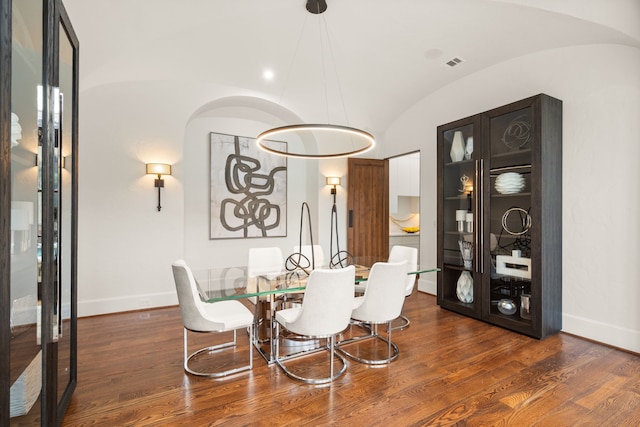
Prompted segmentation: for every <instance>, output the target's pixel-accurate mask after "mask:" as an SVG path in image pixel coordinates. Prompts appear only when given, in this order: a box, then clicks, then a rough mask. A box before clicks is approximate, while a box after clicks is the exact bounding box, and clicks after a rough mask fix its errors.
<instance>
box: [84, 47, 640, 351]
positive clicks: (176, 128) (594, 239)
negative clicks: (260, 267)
mask: <svg viewBox="0 0 640 427" xmlns="http://www.w3.org/2000/svg"><path fill="white" fill-rule="evenodd" d="M639 76H640V53H639V51H638V49H635V48H630V47H625V46H618V45H590V46H580V47H571V48H563V49H557V50H552V51H546V52H541V53H538V54H534V55H529V56H524V57H520V58H516V59H514V60H511V61H508V62H505V63H502V64H498V65H497V66H494V67H492V68H489V69H486V70H484V71H482V72H479V73H476V74H474V75H472V76H469V77H467V78H465V79H462V80H460V81H458V82H456V83H455V84H453V85H450V86H447V87H444V88H442V89H441V90H439V91H438V92H436V93H434V94H432V95H430V96H428V97H427V98H425V99H423V100H422V101H420V102H419V103H418V104H416V105H415V106H414V107H413V108H411V109H410V110H408V111H407V112H406V113H405V114H403V115H402V116H401V117H400V118H399V119H398V120H397V121H396V122H395V123H394V124H393V125H392V126H391V127H390V128H389V129H388V131H387V132H386V133H385V135H382V136H379V139H380V140H381V144H380V145H379V148H378V151H377V152H374V153H372V154H371V155H369V156H368V157H378V158H383V157H388V156H392V155H396V154H401V153H406V152H410V151H414V150H420V153H421V167H422V172H421V176H422V183H421V208H420V211H421V237H420V238H421V241H420V247H421V251H420V253H421V260H420V263H421V264H422V265H435V261H436V239H435V213H436V206H435V201H436V185H435V183H436V172H435V171H436V164H435V157H436V127H437V125H439V124H442V123H447V122H449V121H452V120H455V119H458V118H461V117H465V116H468V115H471V114H475V113H478V112H481V111H485V110H487V109H490V108H493V107H497V106H500V105H503V104H506V103H509V102H512V101H515V100H517V99H521V98H524V97H527V96H531V95H534V94H537V93H540V92H544V93H548V94H549V95H552V96H555V97H557V98H560V99H562V100H563V101H564V134H563V139H564V159H563V171H564V173H563V175H564V182H563V206H564V207H563V221H564V224H563V226H564V231H563V241H564V247H563V253H564V257H563V264H564V271H563V291H564V298H563V325H564V330H565V331H567V332H570V333H575V334H577V335H581V336H585V337H588V338H591V339H594V340H597V341H602V342H606V343H610V344H613V345H616V346H620V347H623V348H627V349H630V350H633V351H637V352H640V314H638V313H639V312H640V311H639V310H638V309H637V302H638V301H639V300H640V287H639V286H638V285H637V284H636V280H635V278H636V276H637V274H636V269H635V268H634V267H635V265H636V263H637V260H638V259H639V258H640V253H639V252H640V251H639V248H638V241H637V237H638V235H639V233H638V221H637V217H638V216H639V202H638V191H637V190H636V189H635V186H636V185H637V183H638V182H639V180H638V178H639V177H638V166H637V165H638V164H639V161H640V153H639V151H638V150H639V148H638V146H639V144H638V143H637V135H639V134H640V132H639V131H640V129H639V126H640V125H639V124H638V117H640V77H639ZM228 91H229V89H227V92H223V91H222V90H220V89H217V88H210V87H206V86H205V87H203V85H200V84H195V83H189V82H180V83H176V82H170V83H168V82H159V81H153V82H151V81H149V82H144V81H143V82H131V83H121V84H117V85H110V86H100V87H96V88H92V89H87V90H83V91H82V92H81V94H80V103H81V116H80V136H81V140H82V142H81V146H80V149H79V154H80V161H79V167H80V184H79V185H80V202H79V203H80V205H79V218H80V219H79V221H80V223H79V227H80V229H79V248H80V249H79V250H80V252H79V259H78V261H79V271H78V280H79V291H78V299H79V315H80V316H85V315H93V314H100V313H109V312H117V311H124V310H132V309H138V308H145V307H150V306H162V305H168V304H175V303H176V302H177V301H176V297H175V289H174V284H173V278H172V276H171V269H170V265H171V262H172V261H174V260H175V259H178V258H183V257H184V258H187V261H190V262H191V260H193V262H194V263H195V264H196V265H197V266H204V265H208V263H209V260H211V262H212V263H213V262H217V261H213V260H218V261H219V262H223V261H229V262H233V263H240V262H241V261H243V259H244V258H243V257H244V256H245V254H246V250H247V249H248V247H249V245H250V244H252V243H251V242H249V243H244V242H232V243H231V242H229V243H228V245H225V246H224V251H222V250H221V248H222V247H223V246H220V244H219V242H216V241H209V240H208V239H207V237H206V236H208V233H207V231H208V229H207V227H208V222H207V221H208V217H207V216H205V213H206V214H207V215H208V206H207V205H206V203H207V197H208V193H207V191H208V190H207V189H208V182H207V180H206V179H204V180H203V179H202V174H205V173H206V165H207V163H208V161H207V159H206V156H202V155H201V154H202V150H203V149H206V147H207V139H206V134H207V133H208V132H209V131H219V132H229V133H235V132H237V133H238V134H247V133H246V132H244V130H247V132H248V131H250V130H251V131H253V130H255V129H257V128H258V126H259V125H260V124H261V123H266V122H267V121H268V120H267V119H256V118H255V117H254V115H251V117H250V118H247V117H245V116H242V114H245V113H246V112H245V113H242V112H238V113H237V115H236V117H229V116H228V115H226V116H225V115H218V116H216V115H215V114H209V115H207V111H208V110H206V108H205V110H203V111H202V112H200V109H201V108H203V107H206V106H207V105H208V103H210V102H212V101H215V100H217V99H221V98H223V97H225V96H229V93H228ZM169 100H170V102H169ZM272 124H274V123H271V125H272ZM198 144H202V145H198ZM203 147H204V148H203ZM146 162H166V163H172V164H174V173H173V176H171V177H166V179H165V188H164V189H163V190H162V201H163V203H162V204H163V208H162V211H161V212H157V211H156V207H155V206H156V192H155V189H154V188H153V178H154V177H153V176H147V175H144V164H145V163H146ZM303 162H306V161H303ZM314 165H316V167H317V169H314V167H313V166H312V167H308V164H305V165H302V164H295V163H294V162H293V161H291V162H290V164H289V166H290V168H291V169H290V174H289V182H290V184H291V185H292V186H295V189H296V191H295V194H294V192H293V191H291V189H292V188H293V187H290V191H289V213H288V214H289V237H287V239H273V240H278V243H280V240H281V241H282V242H284V243H283V246H285V247H289V246H292V245H293V244H294V240H295V239H296V238H297V227H298V224H299V216H298V215H299V206H296V205H297V204H298V203H299V202H300V201H301V200H303V199H304V200H308V201H310V202H315V204H316V205H317V208H313V209H314V214H315V215H316V221H317V223H318V238H319V241H320V242H321V244H323V246H325V247H327V246H328V235H329V212H330V208H331V199H330V197H329V189H328V188H327V187H326V186H324V185H323V183H324V176H325V175H334V174H338V175H340V176H342V177H343V185H342V187H341V188H338V207H339V212H340V215H341V217H340V219H339V221H340V224H341V237H342V241H341V244H342V245H343V246H346V240H344V239H345V238H346V232H345V231H344V230H345V229H346V228H345V210H346V199H345V191H344V189H345V188H346V161H344V160H334V161H323V162H317V163H314ZM301 170H304V171H305V172H307V173H306V174H304V173H303V174H301V175H300V178H299V179H302V180H306V182H304V183H302V181H300V182H294V181H293V180H292V177H293V172H294V171H301ZM314 181H315V182H314ZM297 190H300V193H298V191H297ZM205 207H206V209H205ZM269 240H272V239H266V240H265V241H264V243H265V244H267V243H268V244H270V243H271V242H270V241H269ZM261 244H262V242H261ZM432 276H433V277H432ZM420 287H421V288H422V289H423V290H431V291H434V290H435V275H423V277H422V278H421V283H420Z"/></svg>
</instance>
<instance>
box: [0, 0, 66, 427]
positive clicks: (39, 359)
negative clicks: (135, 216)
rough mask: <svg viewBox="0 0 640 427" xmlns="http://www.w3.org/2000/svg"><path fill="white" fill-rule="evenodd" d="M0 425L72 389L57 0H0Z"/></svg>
mask: <svg viewBox="0 0 640 427" xmlns="http://www.w3.org/2000/svg"><path fill="white" fill-rule="evenodd" d="M0 29H1V30H0V182H1V183H2V184H1V186H0V218H1V220H0V233H1V234H2V238H1V239H0V289H1V291H0V338H1V339H0V346H1V348H0V378H1V381H0V425H43V426H54V425H60V424H61V422H62V418H63V416H64V412H65V409H66V407H67V406H68V404H69V402H70V400H71V394H72V393H73V390H74V388H75V386H76V366H77V360H76V342H77V340H76V319H77V310H76V289H77V273H76V272H77V194H78V179H77V177H78V161H77V159H78V121H77V118H78V40H77V38H76V36H75V33H74V31H73V28H72V26H71V23H70V21H69V18H68V16H67V14H66V11H65V9H64V7H63V5H62V2H61V1H60V0H21V1H11V0H0Z"/></svg>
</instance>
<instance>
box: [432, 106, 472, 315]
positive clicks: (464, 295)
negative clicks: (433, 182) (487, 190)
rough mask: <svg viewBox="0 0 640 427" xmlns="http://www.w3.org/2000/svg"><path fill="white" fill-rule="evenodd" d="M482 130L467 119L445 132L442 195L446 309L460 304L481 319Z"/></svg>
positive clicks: (442, 135)
mask: <svg viewBox="0 0 640 427" xmlns="http://www.w3.org/2000/svg"><path fill="white" fill-rule="evenodd" d="M479 130H480V126H479V123H478V120H477V118H476V119H468V120H463V121H461V122H456V123H454V124H451V125H448V126H444V127H441V128H439V132H438V135H439V139H440V141H439V148H440V150H441V151H440V153H441V154H440V157H439V159H438V160H439V162H440V167H439V169H440V171H441V184H440V189H439V195H440V196H439V197H441V200H440V203H439V206H440V207H441V208H440V212H438V214H439V221H440V222H441V223H440V224H439V227H438V230H440V236H439V239H441V248H442V251H441V255H440V256H441V257H442V259H441V260H440V262H439V266H440V268H441V273H440V274H441V280H439V281H438V283H439V289H438V299H439V303H441V305H445V306H447V305H449V306H451V305H455V306H456V309H458V310H467V311H468V313H467V314H468V315H472V316H479V315H480V310H479V307H480V304H479V301H478V296H479V293H480V288H481V286H480V284H481V276H480V274H481V273H482V270H481V268H482V265H481V263H479V262H478V254H477V252H478V250H479V246H478V235H479V234H478V233H479V230H480V227H481V224H480V222H481V220H479V218H481V216H480V200H481V197H479V196H480V195H479V194H478V190H479V189H480V191H481V170H482V160H481V150H480V148H479V147H478V146H477V144H474V140H475V141H476V142H477V141H479V138H478V133H479Z"/></svg>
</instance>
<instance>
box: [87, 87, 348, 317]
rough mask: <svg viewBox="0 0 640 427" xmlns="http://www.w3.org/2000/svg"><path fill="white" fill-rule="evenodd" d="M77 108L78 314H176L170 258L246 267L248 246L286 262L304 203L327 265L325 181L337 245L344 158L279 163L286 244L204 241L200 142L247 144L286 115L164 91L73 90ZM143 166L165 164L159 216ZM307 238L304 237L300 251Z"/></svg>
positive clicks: (241, 100)
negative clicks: (334, 191)
mask: <svg viewBox="0 0 640 427" xmlns="http://www.w3.org/2000/svg"><path fill="white" fill-rule="evenodd" d="M168 99H170V100H171V102H167V100H168ZM80 102H81V105H82V111H83V112H86V114H82V117H81V120H80V126H81V129H80V134H81V138H82V145H81V149H80V150H79V153H80V161H79V166H80V189H79V190H80V197H79V198H80V203H79V218H80V220H79V247H80V252H79V257H78V259H79V271H78V281H79V283H80V286H79V289H78V313H79V315H80V316H88V315H96V314H102V313H111V312H119V311H126V310H135V309H140V308H148V307H158V306H165V305H172V304H177V297H176V293H175V285H174V283H173V276H172V273H171V263H172V262H173V261H175V260H176V259H179V258H184V259H185V260H186V261H187V262H188V263H189V265H190V266H191V267H192V268H193V269H194V270H195V269H204V268H208V267H218V266H242V265H246V262H247V256H248V249H249V247H251V246H279V247H280V248H281V249H282V251H283V254H285V256H286V255H288V254H290V253H291V252H292V250H293V246H294V245H297V244H298V236H299V227H300V208H301V205H302V202H304V201H306V202H307V203H308V204H309V207H310V211H311V216H312V220H311V222H312V226H313V236H314V240H315V243H319V244H321V245H322V246H323V248H325V251H326V252H327V256H328V253H329V235H330V227H329V225H330V212H331V205H332V199H331V197H330V195H329V187H327V186H326V185H325V176H329V175H331V176H341V177H343V182H342V186H341V187H339V188H338V197H337V203H338V209H339V215H338V221H339V225H340V230H339V233H340V237H341V247H343V248H344V247H345V246H346V240H345V239H346V229H345V210H346V198H345V197H346V193H345V186H346V183H347V180H346V160H345V159H336V160H326V161H316V160H309V159H289V160H288V165H287V166H288V190H287V203H288V212H287V237H283V238H265V239H248V240H235V239H228V240H209V134H210V132H219V133H228V134H232V135H240V136H255V135H257V134H258V133H260V132H262V131H264V130H265V129H267V128H270V127H272V126H274V125H280V124H282V117H283V116H287V115H288V116H292V114H291V113H289V112H283V111H277V109H278V108H279V107H277V108H274V106H273V104H269V103H266V102H263V101H260V100H255V99H251V98H250V97H228V96H226V94H225V93H221V92H219V91H217V90H215V88H214V89H210V90H208V91H207V90H204V91H203V90H202V88H201V87H200V86H197V87H195V86H191V85H189V84H182V83H175V82H171V83H168V82H135V83H122V84H116V85H108V86H102V87H98V88H94V89H91V90H86V91H83V92H81V99H80ZM147 162H161V163H169V164H172V165H173V170H172V176H168V177H165V178H164V179H165V187H164V188H163V189H162V211H161V212H158V211H157V210H156V205H157V200H156V198H157V192H156V189H155V188H154V187H153V180H154V178H155V176H151V175H145V166H144V165H145V163H147ZM306 226H307V221H306V218H305V227H306ZM307 236H308V235H307V231H306V229H305V231H304V234H303V238H304V241H303V244H306V243H307V238H308V237H307Z"/></svg>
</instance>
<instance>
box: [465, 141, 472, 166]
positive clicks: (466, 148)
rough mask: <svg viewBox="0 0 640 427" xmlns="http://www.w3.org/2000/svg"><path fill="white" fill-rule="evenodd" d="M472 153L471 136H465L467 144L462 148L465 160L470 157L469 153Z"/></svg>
mask: <svg viewBox="0 0 640 427" xmlns="http://www.w3.org/2000/svg"><path fill="white" fill-rule="evenodd" d="M472 154H473V137H472V136H470V137H469V138H467V146H466V147H465V149H464V158H465V159H466V160H469V159H471V155H472Z"/></svg>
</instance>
